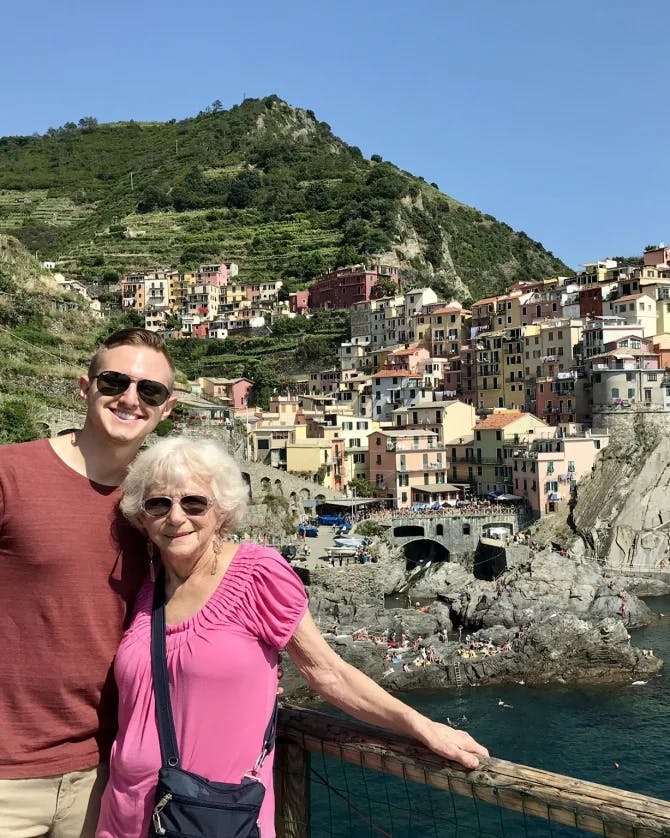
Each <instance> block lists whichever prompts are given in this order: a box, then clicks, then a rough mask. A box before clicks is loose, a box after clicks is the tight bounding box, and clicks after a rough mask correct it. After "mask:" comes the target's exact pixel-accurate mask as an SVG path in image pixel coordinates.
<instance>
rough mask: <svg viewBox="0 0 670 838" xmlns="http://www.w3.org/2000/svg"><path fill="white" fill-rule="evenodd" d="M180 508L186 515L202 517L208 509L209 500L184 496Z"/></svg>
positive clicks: (195, 496)
mask: <svg viewBox="0 0 670 838" xmlns="http://www.w3.org/2000/svg"><path fill="white" fill-rule="evenodd" d="M181 508H182V509H183V510H184V512H185V513H186V514H187V515H204V514H205V512H207V510H208V509H209V499H208V498H206V497H204V496H203V495H186V497H183V498H182V499H181Z"/></svg>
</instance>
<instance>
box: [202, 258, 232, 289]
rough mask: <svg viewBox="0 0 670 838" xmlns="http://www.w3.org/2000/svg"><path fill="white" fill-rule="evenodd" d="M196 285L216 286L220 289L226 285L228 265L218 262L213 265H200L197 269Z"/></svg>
mask: <svg viewBox="0 0 670 838" xmlns="http://www.w3.org/2000/svg"><path fill="white" fill-rule="evenodd" d="M197 276H198V285H203V284H207V285H218V286H220V287H222V286H224V285H227V284H228V276H229V275H228V265H226V263H225V262H218V263H217V264H215V265H200V267H199V268H198V274H197Z"/></svg>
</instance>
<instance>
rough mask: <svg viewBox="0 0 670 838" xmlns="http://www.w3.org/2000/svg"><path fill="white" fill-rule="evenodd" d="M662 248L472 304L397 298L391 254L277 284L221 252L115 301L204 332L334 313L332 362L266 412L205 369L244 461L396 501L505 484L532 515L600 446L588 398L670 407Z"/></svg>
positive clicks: (445, 497) (667, 290) (156, 276)
mask: <svg viewBox="0 0 670 838" xmlns="http://www.w3.org/2000/svg"><path fill="white" fill-rule="evenodd" d="M669 259H670V248H667V247H665V245H659V246H658V247H657V248H652V249H650V250H649V251H647V252H645V254H643V255H642V257H641V259H640V260H624V261H623V262H622V261H621V260H619V261H618V262H617V260H613V259H605V260H599V261H596V262H589V263H586V264H585V265H583V270H582V271H581V272H580V273H578V274H577V275H576V276H574V277H569V278H568V277H551V278H547V279H543V280H533V281H520V282H516V283H514V284H513V285H512V286H511V287H509V288H508V289H507V291H506V292H505V293H500V294H497V295H495V296H489V297H486V298H483V299H481V300H477V301H475V302H474V303H473V304H472V305H471V307H470V308H469V309H465V308H464V307H463V305H462V304H461V303H460V302H458V301H456V300H450V301H446V300H441V299H440V298H439V297H438V295H437V294H436V293H435V291H433V290H432V289H431V288H416V289H412V290H410V291H406V292H404V293H401V288H400V281H399V272H398V270H397V269H395V268H392V267H383V266H364V265H357V266H349V267H344V268H337V269H336V270H334V271H331V272H329V273H328V274H325V275H323V276H321V277H318V278H317V280H316V281H315V282H314V284H313V285H312V287H311V288H310V289H309V290H305V291H299V292H292V293H291V294H289V295H285V294H280V292H281V291H282V284H281V281H280V280H276V279H274V278H273V277H265V278H263V280H258V279H255V280H254V281H253V282H244V281H243V279H242V278H241V277H240V276H239V275H238V271H237V266H235V265H234V264H233V263H228V262H224V261H219V262H213V263H212V264H209V265H201V266H200V267H199V268H198V270H196V271H193V272H178V271H174V270H161V269H156V270H153V271H146V272H143V273H139V272H138V273H135V274H128V275H127V276H125V277H123V279H122V280H121V283H120V288H121V301H122V302H121V304H122V308H124V309H125V310H133V311H137V312H139V313H141V314H143V315H144V317H145V322H146V324H147V327H148V328H151V329H153V330H156V331H160V332H165V333H166V334H170V335H172V336H174V337H180V336H191V337H195V338H210V339H224V338H226V337H227V336H229V335H230V334H232V333H234V331H235V330H237V331H239V330H240V329H254V328H260V327H263V326H264V325H265V324H273V323H274V322H275V321H276V319H277V318H281V317H295V316H297V315H302V316H305V317H307V318H309V317H310V309H313V308H326V309H329V308H341V309H348V311H349V317H350V327H351V332H350V335H351V336H350V339H348V340H346V341H344V342H343V343H342V344H341V345H340V347H339V349H338V353H337V361H336V365H335V366H334V367H329V368H327V369H319V370H315V371H310V372H308V373H305V374H304V376H301V377H300V380H299V381H298V380H297V379H296V381H295V382H294V384H295V386H293V385H292V386H291V393H292V395H291V396H287V397H282V398H285V399H287V401H286V402H281V403H280V402H279V401H276V400H273V404H272V405H271V409H270V410H269V411H259V410H251V409H249V408H248V404H249V402H250V401H252V394H251V389H252V383H251V382H250V381H248V380H246V379H244V380H241V379H230V380H229V379H223V378H211V377H209V378H207V379H203V386H202V388H201V389H202V398H203V399H209V400H210V401H209V402H205V405H207V404H209V405H211V408H212V415H214V413H216V412H217V411H219V412H221V413H220V415H221V416H223V417H230V416H231V415H232V414H236V415H237V416H238V417H243V421H244V422H245V427H247V428H248V446H249V451H250V454H251V456H252V457H253V458H255V459H259V460H262V461H263V462H267V463H270V464H271V465H274V466H276V467H279V468H286V469H289V470H294V471H296V472H304V473H310V474H311V475H312V476H314V475H316V476H317V477H318V479H319V480H323V481H324V485H328V486H331V487H338V486H341V487H343V488H344V487H346V484H347V483H348V482H349V481H350V480H353V479H354V478H355V477H367V478H368V479H369V480H370V481H371V483H372V485H373V486H375V493H376V494H378V495H379V496H381V497H385V498H387V499H389V500H390V501H391V502H394V503H397V504H399V505H402V506H409V505H411V504H412V503H428V502H430V503H435V502H444V501H452V500H453V498H454V496H455V495H454V493H460V494H461V496H462V495H463V494H464V493H466V492H470V491H471V492H474V493H477V494H480V495H484V496H485V495H489V494H491V493H496V492H501V491H502V492H504V493H506V494H512V495H516V496H519V497H520V498H523V499H525V501H526V503H527V504H528V507H529V508H530V509H531V510H532V511H533V512H535V514H539V515H543V514H546V513H547V512H549V511H551V510H552V509H555V508H557V505H560V504H561V503H565V502H566V500H567V499H568V498H569V494H570V490H571V486H572V484H573V482H574V481H575V480H578V479H579V475H581V474H582V473H586V471H584V470H585V469H586V470H588V468H590V467H591V465H592V460H593V457H595V456H597V452H598V450H599V446H600V448H602V445H603V440H602V438H600V437H598V436H597V434H594V433H593V432H590V427H591V424H592V422H593V414H594V411H595V412H596V413H598V412H599V411H605V412H606V411H610V412H614V414H616V412H617V411H619V410H621V411H634V410H641V411H644V410H648V411H652V412H670V373H668V372H667V371H666V370H670V263H669ZM280 296H283V297H288V299H287V300H280ZM179 323H181V328H177V326H178V325H179ZM235 382H237V384H235ZM240 385H241V386H240ZM194 386H195V385H194ZM202 416H203V417H206V416H207V410H204V411H203V412H202ZM478 416H479V419H480V421H479V422H477V418H478ZM207 421H216V419H207ZM606 422H607V420H605V421H604V422H602V421H601V422H600V425H597V427H602V426H603V425H604V424H606ZM365 424H367V426H368V427H367V428H364V427H363V426H364V425H365ZM380 434H381V435H384V436H383V437H382V436H380ZM377 439H379V440H382V441H381V442H379V443H377V442H374V441H373V440H377ZM596 443H597V444H596ZM605 444H606V443H605ZM373 446H374V450H373ZM580 446H581V447H580ZM380 449H381V450H380ZM577 449H579V451H577ZM514 452H517V453H516V454H515V453H514ZM583 452H587V453H588V452H590V453H588V455H587V454H584V453H583ZM424 454H425V455H426V456H425V457H424ZM378 458H381V460H379V459H378ZM589 458H590V459H589ZM524 464H525V466H524ZM551 467H553V471H552V470H551ZM394 470H395V471H394ZM553 474H558V475H559V477H558V479H554V478H553V476H552V475H553ZM561 476H562V477H561Z"/></svg>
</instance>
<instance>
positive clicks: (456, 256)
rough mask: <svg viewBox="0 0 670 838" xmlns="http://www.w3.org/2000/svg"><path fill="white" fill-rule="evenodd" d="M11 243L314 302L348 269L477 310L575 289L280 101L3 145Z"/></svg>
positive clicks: (0, 181)
mask: <svg viewBox="0 0 670 838" xmlns="http://www.w3.org/2000/svg"><path fill="white" fill-rule="evenodd" d="M0 232H7V233H12V234H14V235H16V236H17V237H18V238H19V239H20V240H21V241H22V242H23V243H24V244H25V246H26V247H27V248H28V249H29V250H30V251H31V252H38V253H39V254H40V257H41V258H49V259H54V260H57V261H58V262H59V264H60V266H61V267H62V268H64V269H67V270H68V271H69V272H71V273H73V274H75V275H79V276H81V277H83V278H92V279H93V278H98V279H99V278H100V277H106V278H108V279H110V280H111V279H112V278H113V276H115V275H118V274H119V273H120V272H125V271H132V270H136V269H141V268H146V267H154V266H173V267H184V268H189V267H193V266H194V265H196V264H198V263H199V262H204V261H210V260H215V259H221V258H223V259H232V260H234V261H237V262H238V264H239V265H240V269H241V273H242V275H243V276H244V277H245V278H247V279H253V278H260V277H267V276H274V277H280V278H282V279H284V280H285V282H286V284H287V287H288V288H289V289H290V288H292V287H293V288H295V287H304V285H305V284H306V283H307V282H308V281H309V280H310V279H311V278H313V277H314V276H315V275H317V274H318V273H319V272H321V271H323V270H326V269H327V268H329V267H333V266H335V265H338V264H348V263H352V262H356V261H361V260H364V261H370V260H380V261H388V262H394V263H399V264H401V265H402V266H403V267H404V268H405V269H406V272H407V274H408V277H409V278H410V280H414V281H416V282H420V283H422V284H424V283H430V284H432V285H433V286H434V287H436V288H437V289H438V290H441V291H444V292H445V293H448V292H454V293H456V294H457V295H458V296H460V297H461V298H463V299H467V298H468V297H476V296H479V295H480V294H483V293H486V292H488V291H493V290H497V289H499V288H501V287H503V286H504V285H506V284H508V283H509V282H510V281H513V280H516V279H536V278H540V277H543V276H550V275H555V274H557V273H561V274H565V273H568V272H569V271H568V269H567V268H566V266H565V265H564V264H563V263H562V262H560V260H558V259H556V258H555V257H554V256H553V255H552V254H551V253H548V252H547V251H545V250H544V249H543V248H542V246H541V245H540V244H538V243H537V242H534V241H532V240H531V239H529V238H528V236H526V235H525V234H524V233H517V232H514V231H513V230H512V229H511V228H510V227H509V226H508V225H506V224H504V223H501V222H498V221H497V220H496V219H495V218H493V217H492V216H489V215H484V214H482V213H481V212H479V211H478V210H476V209H474V208H472V207H467V206H465V205H463V204H461V203H459V202H458V201H457V200H455V199H454V198H451V197H449V196H447V195H444V194H442V193H441V192H440V191H439V190H438V189H437V187H436V186H435V185H431V184H427V183H426V182H425V181H423V180H422V179H421V178H417V177H414V176H413V175H411V174H409V173H408V172H404V171H401V170H400V169H398V168H397V167H396V166H394V165H393V164H392V163H388V162H384V161H382V160H381V158H379V157H378V156H377V155H373V158H372V159H371V160H367V159H365V158H364V157H363V156H362V155H361V153H360V151H359V149H357V148H356V147H353V146H348V145H347V144H346V143H344V142H342V141H341V140H340V139H338V138H337V137H335V136H334V135H333V133H332V132H331V130H330V127H329V126H328V125H327V124H326V123H324V122H320V121H319V120H317V118H316V117H315V115H314V114H313V113H312V112H311V111H305V110H300V109H295V108H292V107H291V106H290V105H288V104H286V103H285V102H283V101H281V100H280V99H278V98H277V97H276V96H270V97H267V98H265V99H260V100H258V99H248V100H245V101H244V102H243V103H242V104H241V105H239V106H235V107H233V108H231V109H230V110H227V111H224V110H221V109H219V108H218V107H215V108H213V109H208V111H207V112H204V113H202V114H200V115H198V116H197V117H195V118H192V119H186V120H182V121H179V122H177V121H174V120H171V121H170V122H167V123H141V122H127V123H114V124H106V125H98V124H97V122H96V121H95V120H94V119H92V118H86V119H84V120H81V121H80V123H79V125H75V124H74V123H69V124H67V125H65V126H63V127H62V128H57V129H50V130H49V131H48V132H47V133H46V134H45V135H44V136H35V137H5V138H1V139H0Z"/></svg>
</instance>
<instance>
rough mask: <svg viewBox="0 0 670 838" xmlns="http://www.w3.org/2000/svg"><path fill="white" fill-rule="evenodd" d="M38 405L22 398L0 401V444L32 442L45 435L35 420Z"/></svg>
mask: <svg viewBox="0 0 670 838" xmlns="http://www.w3.org/2000/svg"><path fill="white" fill-rule="evenodd" d="M35 410H36V405H35V404H34V403H33V402H31V401H28V400H27V399H22V398H9V399H4V400H3V401H1V402H0V444H3V445H4V444H5V443H8V442H30V441H31V440H33V439H39V438H40V437H42V436H44V434H43V433H42V431H41V430H40V428H39V427H38V425H37V423H36V421H35V418H34V416H35Z"/></svg>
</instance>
